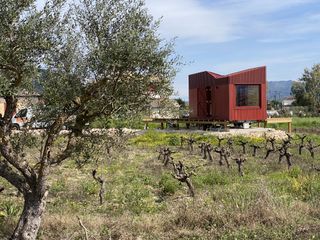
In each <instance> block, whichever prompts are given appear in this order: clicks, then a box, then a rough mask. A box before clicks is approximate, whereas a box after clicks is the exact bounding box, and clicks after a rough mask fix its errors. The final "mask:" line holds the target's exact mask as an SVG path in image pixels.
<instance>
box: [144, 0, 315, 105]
mask: <svg viewBox="0 0 320 240" xmlns="http://www.w3.org/2000/svg"><path fill="white" fill-rule="evenodd" d="M146 4H147V7H148V9H149V11H150V13H151V14H152V15H153V16H154V17H155V18H156V19H158V18H160V17H162V23H161V26H160V29H159V31H160V33H161V36H163V37H164V38H166V39H172V38H174V37H177V39H176V51H177V53H178V54H179V55H181V56H182V57H183V59H182V60H183V62H185V63H186V64H185V65H184V66H182V67H181V69H180V72H179V73H178V74H177V76H176V78H175V79H174V88H175V90H176V91H177V92H178V96H179V97H182V98H183V99H188V75H189V74H192V73H196V72H201V71H212V72H216V73H219V74H222V75H223V74H228V73H231V72H236V71H240V70H243V69H246V68H252V67H257V66H263V65H265V66H267V80H268V81H284V80H297V79H298V78H299V77H301V75H302V73H303V70H304V69H305V68H311V67H312V65H313V64H316V63H320V44H319V42H320V1H319V0H146Z"/></svg>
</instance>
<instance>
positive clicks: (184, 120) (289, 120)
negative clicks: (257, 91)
mask: <svg viewBox="0 0 320 240" xmlns="http://www.w3.org/2000/svg"><path fill="white" fill-rule="evenodd" d="M143 122H144V124H145V129H147V128H148V123H160V126H161V129H164V126H165V125H168V124H169V123H173V124H175V125H176V128H177V129H179V126H180V124H185V125H186V127H187V128H189V127H190V125H191V124H199V125H204V124H208V125H209V124H212V125H220V126H223V128H224V129H227V128H228V125H229V124H230V123H232V122H229V121H215V120H201V119H200V120H196V119H188V118H169V119H168V118H146V119H143ZM261 123H263V126H264V127H265V128H266V127H267V126H268V124H272V123H287V124H288V133H291V131H292V118H267V119H266V120H265V121H259V122H258V126H259V127H260V125H261Z"/></svg>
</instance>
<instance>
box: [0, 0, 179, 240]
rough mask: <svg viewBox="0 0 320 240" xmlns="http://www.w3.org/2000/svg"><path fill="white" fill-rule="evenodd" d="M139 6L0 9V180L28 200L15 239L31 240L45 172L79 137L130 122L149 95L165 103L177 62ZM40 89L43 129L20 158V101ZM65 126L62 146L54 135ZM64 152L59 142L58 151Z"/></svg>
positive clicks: (118, 0) (4, 3)
mask: <svg viewBox="0 0 320 240" xmlns="http://www.w3.org/2000/svg"><path fill="white" fill-rule="evenodd" d="M158 26H159V22H158V21H154V20H153V18H152V16H151V15H150V14H149V13H148V11H147V9H146V7H145V5H144V1H142V0H134V1H133V0H93V1H92V0H80V1H77V3H75V4H73V5H71V6H70V7H68V6H67V5H66V1H65V0H48V1H47V2H46V4H45V6H44V7H43V8H42V9H37V7H36V4H35V1H34V0H26V1H15V0H0V95H1V96H3V97H4V99H5V101H6V110H5V114H4V116H3V119H1V126H0V153H1V158H0V177H2V178H5V179H6V180H7V181H8V182H10V183H11V184H12V185H13V186H15V187H16V188H17V189H18V190H19V191H20V192H21V193H22V194H23V197H24V200H25V204H24V210H23V212H22V215H21V218H20V221H19V222H18V224H17V227H16V230H15V232H14V234H13V235H12V239H35V238H36V235H37V232H38V229H39V227H40V223H41V216H42V213H43V211H44V209H45V203H46V196H47V194H48V189H49V185H48V181H47V179H48V176H49V175H50V169H51V168H52V167H53V166H54V165H56V164H60V163H62V162H63V161H64V160H66V159H68V158H69V157H70V156H71V155H72V154H73V152H74V151H75V150H76V149H78V148H79V146H81V141H82V140H83V138H84V135H83V129H84V127H85V125H86V124H87V123H90V122H92V121H94V120H95V119H96V118H98V117H106V118H112V117H129V116H132V115H135V114H136V113H138V112H139V111H141V110H143V109H144V108H145V106H146V105H147V104H148V103H149V100H150V95H152V94H159V95H162V94H168V93H169V92H170V91H171V79H172V77H173V76H174V74H175V66H176V63H177V62H178V61H177V60H178V59H177V57H176V55H175V54H174V51H173V43H172V42H166V41H164V40H163V39H161V37H160V36H159V34H158V33H157V29H158ZM35 86H41V99H42V100H41V101H40V102H39V103H38V104H37V105H36V106H33V108H34V115H35V119H36V120H38V121H39V119H41V121H45V122H47V124H48V128H47V129H46V131H45V132H44V133H43V136H42V140H41V141H40V142H38V143H37V144H38V145H40V146H41V147H40V148H39V153H38V154H37V156H29V155H27V154H26V153H25V148H24V147H25V146H26V145H27V146H28V144H27V143H32V142H33V141H27V139H28V140H30V139H31V140H32V138H33V136H32V134H31V135H30V133H29V132H27V131H22V132H14V131H12V124H11V119H12V117H13V116H14V113H15V111H16V107H17V94H18V93H21V92H25V93H32V92H33V91H35V90H36V89H35ZM66 123H68V124H69V126H70V129H71V130H70V131H69V132H68V134H67V135H66V136H65V141H64V142H63V143H64V146H63V147H61V146H59V150H56V149H55V147H56V144H57V143H56V140H57V138H58V136H59V132H60V130H61V129H63V127H64V125H65V124H66ZM59 144H60V145H61V142H60V143H59Z"/></svg>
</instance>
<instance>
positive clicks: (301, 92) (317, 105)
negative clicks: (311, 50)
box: [291, 64, 320, 112]
mask: <svg viewBox="0 0 320 240" xmlns="http://www.w3.org/2000/svg"><path fill="white" fill-rule="evenodd" d="M291 93H292V95H293V96H294V97H295V99H296V101H295V105H298V106H308V107H309V108H310V110H311V111H314V112H318V111H319V110H320V64H315V65H314V66H313V67H312V68H311V69H308V68H306V69H305V70H304V73H303V75H302V77H301V78H299V81H296V82H293V84H292V87H291Z"/></svg>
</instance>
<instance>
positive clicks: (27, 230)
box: [10, 193, 47, 240]
mask: <svg viewBox="0 0 320 240" xmlns="http://www.w3.org/2000/svg"><path fill="white" fill-rule="evenodd" d="M46 196H47V193H46V194H44V196H39V194H33V193H28V194H26V195H25V196H24V207H23V211H22V214H21V216H20V219H19V222H18V224H17V227H16V229H15V230H14V233H13V235H12V236H11V238H10V239H11V240H35V239H36V237H37V234H38V231H39V228H40V224H41V219H42V214H43V213H44V210H45V207H46Z"/></svg>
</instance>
